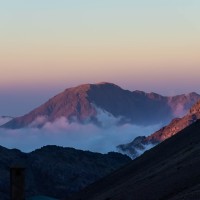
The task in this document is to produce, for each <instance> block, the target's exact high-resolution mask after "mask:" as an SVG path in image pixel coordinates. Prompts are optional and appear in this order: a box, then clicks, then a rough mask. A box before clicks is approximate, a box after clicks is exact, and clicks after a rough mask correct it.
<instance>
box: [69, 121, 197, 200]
mask: <svg viewBox="0 0 200 200" xmlns="http://www.w3.org/2000/svg"><path fill="white" fill-rule="evenodd" d="M199 169H200V121H199V120H197V121H196V122H195V123H193V124H192V125H190V126H189V127H187V128H185V129H184V130H182V131H181V132H179V133H178V134H176V135H174V136H173V137H171V138H169V139H167V140H165V141H163V142H162V143H160V144H159V145H157V146H156V147H154V148H152V149H151V150H149V151H146V152H145V153H144V154H143V155H142V156H140V157H138V158H136V159H135V160H133V161H132V162H131V163H130V164H128V165H126V166H125V167H123V168H121V169H120V170H117V171H115V172H114V173H112V174H110V175H109V176H107V177H105V178H103V179H102V180H100V181H98V182H96V183H94V184H92V185H90V186H89V187H88V188H86V189H84V190H83V191H82V192H80V193H78V194H76V195H74V196H73V197H71V198H67V200H69V199H70V200H86V199H87V200H122V199H125V200H133V199H135V200H147V199H148V200H155V199H162V200H180V199H187V200H197V199H200V184H199V183H200V170H199Z"/></svg>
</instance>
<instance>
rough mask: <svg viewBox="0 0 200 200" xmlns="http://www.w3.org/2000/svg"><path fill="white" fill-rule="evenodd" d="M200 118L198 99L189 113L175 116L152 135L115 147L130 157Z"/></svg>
mask: <svg viewBox="0 0 200 200" xmlns="http://www.w3.org/2000/svg"><path fill="white" fill-rule="evenodd" d="M197 119H200V101H198V102H197V103H196V104H195V105H194V106H192V108H191V109H190V111H189V113H188V114H187V115H185V116H184V117H182V118H175V119H173V120H172V121H171V123H170V124H169V125H167V126H165V127H163V128H162V129H160V130H158V131H156V132H155V133H153V134H152V135H150V136H148V137H145V136H140V137H137V138H135V139H134V140H133V141H132V142H131V143H128V144H122V145H119V146H118V147H117V148H118V150H119V151H120V152H122V153H126V154H128V155H130V156H131V157H132V158H135V157H137V156H139V153H140V152H144V151H145V149H146V148H147V149H148V147H152V146H154V145H156V144H158V143H160V142H162V141H164V140H165V139H167V138H169V137H171V136H173V135H175V134H176V133H178V132H179V131H181V130H183V129H184V128H186V127H187V126H189V125H191V124H192V123H194V122H195V121H196V120H197Z"/></svg>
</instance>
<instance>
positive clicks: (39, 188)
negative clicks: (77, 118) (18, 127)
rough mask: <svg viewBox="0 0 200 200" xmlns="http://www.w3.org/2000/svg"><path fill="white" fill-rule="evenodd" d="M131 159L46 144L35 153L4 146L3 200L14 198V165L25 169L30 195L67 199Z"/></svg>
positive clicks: (0, 150)
mask: <svg viewBox="0 0 200 200" xmlns="http://www.w3.org/2000/svg"><path fill="white" fill-rule="evenodd" d="M130 161H131V159H130V158H129V157H127V156H123V155H121V154H119V153H108V154H100V153H92V152H89V151H81V150H76V149H73V148H63V147H58V146H45V147H42V148H41V149H38V150H35V151H33V152H31V153H22V152H21V151H19V150H17V149H12V150H10V149H7V148H4V147H1V146H0V200H10V167H11V166H15V165H20V166H23V167H24V168H25V177H26V180H25V192H26V198H28V197H31V196H35V195H44V196H51V197H55V198H58V199H59V198H64V197H66V195H69V194H71V193H74V192H77V191H80V190H81V189H82V188H84V187H86V186H87V185H89V184H91V183H93V182H95V181H97V180H99V179H100V178H102V177H104V176H106V175H108V174H109V173H111V172H113V171H114V170H116V169H118V168H120V167H122V166H124V165H125V164H127V163H128V162H130Z"/></svg>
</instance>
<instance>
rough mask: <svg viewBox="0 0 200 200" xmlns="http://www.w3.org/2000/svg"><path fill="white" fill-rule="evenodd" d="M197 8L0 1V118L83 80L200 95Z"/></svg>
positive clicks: (192, 3) (106, 0)
mask: <svg viewBox="0 0 200 200" xmlns="http://www.w3.org/2000/svg"><path fill="white" fill-rule="evenodd" d="M199 10H200V1H199V0H137V1H136V0H6V1H4V0H0V29H1V31H0V67H1V68H0V69H1V73H0V97H1V99H2V100H1V102H0V115H1V114H7V113H8V114H9V115H16V114H17V115H18V114H23V113H25V112H27V111H28V110H29V109H32V108H33V107H34V106H37V105H38V104H39V103H42V102H43V101H45V100H46V98H49V97H50V96H51V95H52V94H54V93H56V92H59V91H62V90H64V89H65V88H67V87H70V86H75V85H78V84H81V83H87V82H90V83H94V82H101V81H108V82H114V83H116V84H119V85H121V86H122V87H123V88H126V89H130V90H135V89H139V90H145V91H154V92H159V93H162V94H166V95H171V94H175V93H183V92H190V91H196V92H200V89H199V85H200V79H199V72H200V66H199V65H200V59H199V55H200V37H199V36H200V12H199ZM37 92H38V94H41V95H39V96H37V95H36V94H37ZM28 97H30V98H28ZM34 97H35V98H34ZM24 98H26V102H24ZM7 99H9V100H7ZM14 100H17V102H18V103H17V108H15V107H16V106H15V101H14ZM20 102H21V103H20Z"/></svg>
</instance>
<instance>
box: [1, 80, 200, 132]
mask: <svg viewBox="0 0 200 200" xmlns="http://www.w3.org/2000/svg"><path fill="white" fill-rule="evenodd" d="M199 99H200V95H198V94H196V93H190V94H188V95H178V96H174V97H164V96H161V95H159V94H156V93H145V92H141V91H134V92H131V91H128V90H124V89H122V88H120V87H119V86H117V85H114V84H112V83H99V84H85V85H80V86H78V87H74V88H69V89H66V90H65V91H64V92H62V93H60V94H58V95H56V96H55V97H53V98H51V99H50V100H48V101H47V102H46V103H44V104H43V105H41V106H39V107H38V108H36V109H34V110H33V111H31V112H30V113H28V114H26V115H24V116H22V117H17V118H15V119H13V120H12V121H10V122H8V123H7V124H5V125H4V126H3V127H4V128H13V129H17V128H22V127H26V126H35V125H36V124H37V126H42V125H43V124H44V123H45V121H54V120H56V119H58V118H60V117H66V118H67V119H68V120H69V121H74V120H76V121H78V122H81V123H85V122H87V123H88V122H93V123H96V124H98V125H101V123H100V121H99V120H98V109H97V108H100V109H101V110H103V111H106V112H107V113H110V114H111V115H113V116H114V117H117V118H120V119H121V120H120V122H119V123H127V122H129V123H134V124H137V125H151V124H158V123H163V122H169V121H170V120H171V119H173V118H174V117H177V116H180V115H182V114H183V113H185V112H186V111H187V110H188V109H189V108H190V107H191V106H192V105H193V104H194V103H195V102H196V101H197V100H199ZM38 117H40V120H38V121H40V123H39V124H38V121H37V123H36V122H35V120H36V119H37V118H38ZM41 117H43V118H41Z"/></svg>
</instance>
